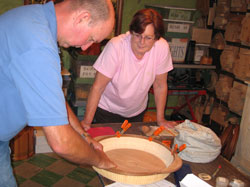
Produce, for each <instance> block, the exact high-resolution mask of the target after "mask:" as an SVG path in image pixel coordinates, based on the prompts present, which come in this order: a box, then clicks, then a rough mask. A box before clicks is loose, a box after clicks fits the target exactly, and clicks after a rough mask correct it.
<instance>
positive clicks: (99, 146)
mask: <svg viewBox="0 0 250 187" xmlns="http://www.w3.org/2000/svg"><path fill="white" fill-rule="evenodd" d="M85 139H86V141H87V142H88V143H89V145H91V146H93V147H94V149H97V150H100V151H102V150H103V146H102V144H100V143H99V142H97V141H96V140H94V139H93V138H91V137H90V136H87V137H86V138H85Z"/></svg>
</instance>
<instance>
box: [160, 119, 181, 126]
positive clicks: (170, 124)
mask: <svg viewBox="0 0 250 187" xmlns="http://www.w3.org/2000/svg"><path fill="white" fill-rule="evenodd" d="M157 124H158V125H159V126H164V127H165V128H174V127H175V126H176V125H178V123H177V122H175V121H167V120H165V119H164V120H162V121H157Z"/></svg>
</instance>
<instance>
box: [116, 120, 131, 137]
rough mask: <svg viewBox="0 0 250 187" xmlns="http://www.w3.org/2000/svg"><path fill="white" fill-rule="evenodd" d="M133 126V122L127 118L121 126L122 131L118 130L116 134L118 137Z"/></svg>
mask: <svg viewBox="0 0 250 187" xmlns="http://www.w3.org/2000/svg"><path fill="white" fill-rule="evenodd" d="M129 127H131V123H128V120H125V121H124V122H123V124H122V126H121V128H122V130H121V131H117V132H116V133H115V134H116V136H117V137H118V138H120V137H121V135H122V134H123V133H124V132H125V131H126V130H128V128H129Z"/></svg>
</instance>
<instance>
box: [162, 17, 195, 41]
mask: <svg viewBox="0 0 250 187" xmlns="http://www.w3.org/2000/svg"><path fill="white" fill-rule="evenodd" d="M163 21H164V27H165V32H166V33H165V36H166V37H172V38H190V37H191V30H192V26H193V24H194V22H193V21H179V20H172V19H163Z"/></svg>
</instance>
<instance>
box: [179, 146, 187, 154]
mask: <svg viewBox="0 0 250 187" xmlns="http://www.w3.org/2000/svg"><path fill="white" fill-rule="evenodd" d="M185 148H186V144H182V145H181V146H180V147H179V149H178V153H179V152H181V151H182V150H184V149H185Z"/></svg>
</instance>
